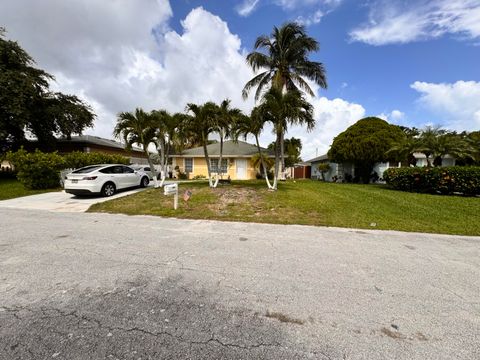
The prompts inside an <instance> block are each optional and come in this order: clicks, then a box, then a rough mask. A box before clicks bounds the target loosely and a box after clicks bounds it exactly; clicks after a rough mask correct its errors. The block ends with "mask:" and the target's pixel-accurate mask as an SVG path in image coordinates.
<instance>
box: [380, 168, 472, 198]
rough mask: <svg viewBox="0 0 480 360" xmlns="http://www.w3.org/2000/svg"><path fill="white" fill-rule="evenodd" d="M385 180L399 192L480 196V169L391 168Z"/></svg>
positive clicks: (384, 176)
mask: <svg viewBox="0 0 480 360" xmlns="http://www.w3.org/2000/svg"><path fill="white" fill-rule="evenodd" d="M383 178H384V179H385V181H386V182H387V184H388V185H390V186H391V187H393V188H394V189H397V190H403V191H412V192H423V193H437V194H453V193H461V194H464V195H480V167H478V166H476V167H475V166H451V167H433V168H428V167H424V168H419V167H409V168H390V169H387V170H385V172H384V173H383Z"/></svg>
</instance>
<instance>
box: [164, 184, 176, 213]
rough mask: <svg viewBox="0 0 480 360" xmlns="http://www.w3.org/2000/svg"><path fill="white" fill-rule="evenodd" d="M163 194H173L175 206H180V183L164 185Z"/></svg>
mask: <svg viewBox="0 0 480 360" xmlns="http://www.w3.org/2000/svg"><path fill="white" fill-rule="evenodd" d="M163 195H166V196H167V195H173V208H174V209H175V210H177V208H178V183H174V184H168V185H165V186H164V187H163Z"/></svg>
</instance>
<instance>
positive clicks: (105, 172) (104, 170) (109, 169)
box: [99, 166, 114, 174]
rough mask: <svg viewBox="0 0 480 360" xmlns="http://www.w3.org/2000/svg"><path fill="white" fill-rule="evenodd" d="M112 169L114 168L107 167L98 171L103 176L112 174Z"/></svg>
mask: <svg viewBox="0 0 480 360" xmlns="http://www.w3.org/2000/svg"><path fill="white" fill-rule="evenodd" d="M113 168H114V166H109V167H107V168H105V169H102V170H99V171H100V172H101V173H104V174H113Z"/></svg>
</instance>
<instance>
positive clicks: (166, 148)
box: [160, 141, 170, 186]
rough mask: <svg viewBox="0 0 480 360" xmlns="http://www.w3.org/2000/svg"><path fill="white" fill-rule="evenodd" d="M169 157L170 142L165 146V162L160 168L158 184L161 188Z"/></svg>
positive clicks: (165, 175)
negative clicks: (160, 177)
mask: <svg viewBox="0 0 480 360" xmlns="http://www.w3.org/2000/svg"><path fill="white" fill-rule="evenodd" d="M169 156H170V142H169V141H168V142H167V143H166V145H165V160H164V162H163V166H162V172H163V173H162V181H161V182H160V186H163V183H164V182H165V179H166V177H167V167H168V158H169Z"/></svg>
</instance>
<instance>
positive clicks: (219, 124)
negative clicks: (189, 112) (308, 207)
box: [213, 99, 243, 187]
mask: <svg viewBox="0 0 480 360" xmlns="http://www.w3.org/2000/svg"><path fill="white" fill-rule="evenodd" d="M242 115H243V114H242V111H241V110H240V109H237V108H232V107H231V106H230V100H229V99H225V100H223V101H222V103H221V104H220V106H218V107H217V111H216V116H215V119H214V131H215V132H216V133H217V134H218V136H219V137H220V156H219V159H218V169H219V173H220V174H223V171H222V161H223V142H224V141H225V139H226V138H228V137H231V136H232V130H233V126H234V124H235V122H237V120H238V119H239V118H240V117H241V116H242ZM218 175H219V174H218V173H217V177H216V179H215V183H214V184H213V187H217V186H218V182H219V180H220V177H219V176H218Z"/></svg>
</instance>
